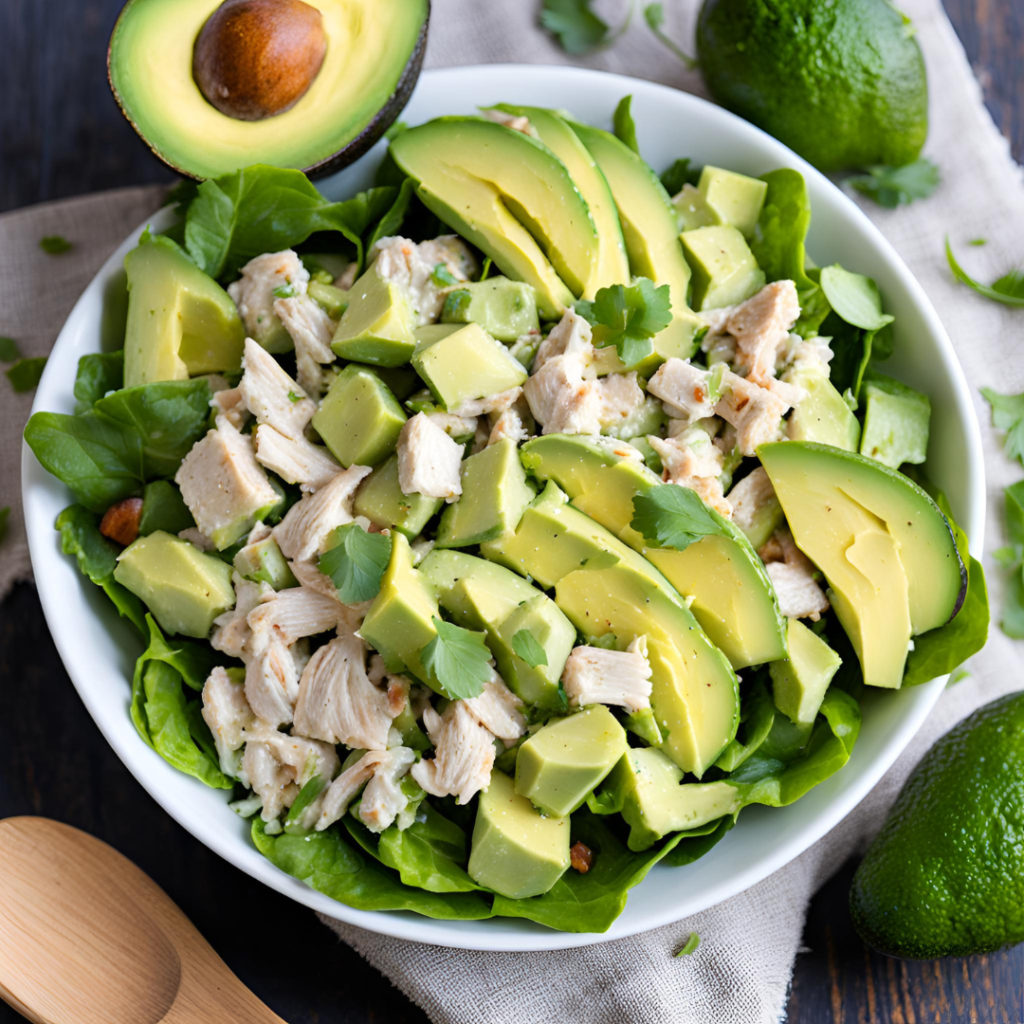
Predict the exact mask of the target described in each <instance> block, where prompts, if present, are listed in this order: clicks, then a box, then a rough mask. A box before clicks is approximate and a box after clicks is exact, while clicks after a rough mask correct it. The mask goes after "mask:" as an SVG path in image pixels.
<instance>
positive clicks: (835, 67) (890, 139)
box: [697, 0, 928, 171]
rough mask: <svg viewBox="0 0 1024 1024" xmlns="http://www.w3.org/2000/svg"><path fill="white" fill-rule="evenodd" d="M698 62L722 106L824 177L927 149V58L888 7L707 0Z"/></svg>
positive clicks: (846, 1)
mask: <svg viewBox="0 0 1024 1024" xmlns="http://www.w3.org/2000/svg"><path fill="white" fill-rule="evenodd" d="M697 56H698V59H699V61H700V67H701V71H702V73H703V75H704V81H705V82H706V83H707V86H708V89H709V90H710V92H711V95H712V96H713V97H714V99H715V100H716V101H717V102H718V103H720V104H721V105H722V106H724V107H726V108H728V109H729V110H732V111H733V112H735V113H737V114H739V115H740V116H741V117H744V118H746V119H747V120H748V121H752V122H753V123H754V124H756V125H757V126H758V127H760V128H763V129H764V130H765V131H766V132H768V133H769V134H771V135H774V136H775V137H776V138H777V139H779V140H780V141H781V142H784V143H785V144H786V145H787V146H789V147H790V148H792V149H794V150H796V152H797V153H799V154H800V155H801V156H802V157H804V158H805V159H807V160H809V161H810V162H811V163H812V164H814V165H815V166H816V167H818V168H819V169H820V170H822V171H842V170H850V169H857V168H864V167H867V166H870V165H872V164H890V165H900V164H906V163H910V162H911V161H912V160H915V159H916V158H917V157H918V155H919V154H920V152H921V147H922V146H923V145H924V141H925V138H926V136H927V134H928V84H927V78H926V75H925V66H924V59H923V57H922V55H921V49H920V47H919V46H918V44H917V40H916V39H915V38H914V35H913V30H912V29H911V27H910V24H909V22H908V20H907V19H906V17H905V16H904V15H903V14H901V13H900V12H899V11H898V10H896V8H895V7H893V6H892V5H891V4H890V3H888V2H887V0H705V2H704V5H703V6H702V8H701V12H700V18H699V20H698V23H697Z"/></svg>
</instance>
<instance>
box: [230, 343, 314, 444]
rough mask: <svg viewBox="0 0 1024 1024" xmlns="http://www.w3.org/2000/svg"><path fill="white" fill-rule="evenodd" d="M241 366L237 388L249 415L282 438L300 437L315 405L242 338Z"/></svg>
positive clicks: (268, 357) (274, 362)
mask: <svg viewBox="0 0 1024 1024" xmlns="http://www.w3.org/2000/svg"><path fill="white" fill-rule="evenodd" d="M242 366H243V367H244V368H245V372H244V373H243V374H242V380H241V382H240V383H239V385H238V386H239V388H240V389H241V392H242V400H243V401H244V402H245V407H246V408H247V409H248V410H249V412H251V413H252V414H253V416H255V417H256V419H257V420H258V421H259V422H260V423H266V424H269V425H270V426H271V427H273V428H274V429H275V430H276V431H277V432H278V433H280V434H284V436H285V437H291V438H295V439H298V438H301V437H302V436H303V431H304V430H305V429H306V426H307V424H308V423H309V421H310V420H311V419H312V418H313V413H315V412H316V402H314V401H313V400H312V399H311V398H309V396H308V395H307V394H306V392H305V391H303V390H302V388H300V387H299V385H298V384H297V383H296V382H295V381H294V380H292V378H291V377H289V376H288V374H287V373H285V371H284V370H283V369H282V368H281V364H280V363H279V362H278V361H277V360H276V359H275V358H274V357H273V356H272V355H271V354H270V353H269V352H267V351H265V350H264V349H262V348H260V346H259V345H257V344H256V342H255V341H253V340H252V338H246V339H245V355H244V357H243V359H242Z"/></svg>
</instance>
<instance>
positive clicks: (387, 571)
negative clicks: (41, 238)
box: [25, 104, 987, 932]
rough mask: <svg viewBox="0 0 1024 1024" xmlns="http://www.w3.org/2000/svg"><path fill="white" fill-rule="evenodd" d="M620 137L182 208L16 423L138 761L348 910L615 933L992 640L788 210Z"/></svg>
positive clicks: (922, 437)
mask: <svg viewBox="0 0 1024 1024" xmlns="http://www.w3.org/2000/svg"><path fill="white" fill-rule="evenodd" d="M616 124H617V125H619V127H620V131H621V132H622V136H623V137H622V138H619V137H617V136H616V135H613V134H610V133H608V132H606V131H604V130H602V129H599V128H596V127H592V126H590V125H587V124H583V123H582V122H580V121H578V120H576V119H574V118H573V117H571V116H570V115H568V114H567V113H565V112H564V111H553V110H548V109H544V108H540V107H533V106H517V105H507V104H501V105H499V106H498V107H495V108H492V109H488V110H486V111H483V112H482V114H481V116H479V117H461V116H460V117H441V118H435V119H433V120H431V121H428V122H426V123H424V124H421V125H419V126H417V127H413V128H404V129H402V130H398V131H393V132H392V133H391V135H392V137H391V140H390V147H389V149H388V152H387V155H386V157H385V160H384V162H383V163H382V165H381V167H380V168H379V170H378V182H379V184H378V185H377V187H375V188H372V189H369V190H367V191H365V192H361V193H359V194H357V195H355V196H353V197H351V198H350V199H347V200H344V201H340V202H330V201H328V200H327V199H325V198H324V197H323V196H322V195H320V193H319V192H317V190H316V189H315V188H314V187H313V186H312V185H311V184H310V183H309V182H308V180H307V179H306V178H305V177H304V176H303V175H302V174H301V172H298V171H289V170H281V169H277V168H271V167H263V166H255V167H250V168H246V169H245V170H243V171H239V172H237V173H235V174H230V175H225V176H223V177H221V178H216V179H211V180H209V181H206V182H204V183H202V184H201V185H199V186H198V187H192V188H190V189H188V190H186V191H184V192H183V193H182V194H181V195H180V196H179V199H180V201H181V207H180V209H181V213H182V216H181V218H180V221H179V222H178V223H177V225H176V226H175V227H173V228H171V229H170V230H168V231H167V232H165V233H163V234H153V233H150V232H147V233H146V234H144V235H143V237H142V238H141V240H140V242H139V244H138V246H137V247H136V248H135V249H133V250H132V251H131V252H130V253H129V254H128V256H127V258H126V261H125V265H126V272H127V280H128V290H129V300H128V316H127V324H126V328H125V333H124V343H123V347H122V348H121V349H120V350H119V351H112V352H108V353H103V354H90V355H86V356H84V357H83V358H82V359H81V361H80V364H79V369H78V375H77V378H76V382H75V398H76V400H77V402H78V409H77V412H76V413H75V414H73V415H71V414H62V413H52V412H38V413H36V414H35V415H34V416H33V418H32V419H31V421H30V422H29V425H28V427H27V429H26V435H25V436H26V441H27V442H28V444H29V446H30V447H31V449H32V451H33V452H34V453H35V455H36V457H37V458H38V460H39V461H40V463H41V464H42V465H43V466H44V467H45V468H46V469H48V470H49V471H50V472H51V473H53V474H54V475H55V476H57V477H58V478H59V479H60V480H62V481H63V482H64V483H65V484H67V486H68V487H69V488H70V490H71V491H72V493H73V495H74V499H75V501H74V503H73V504H71V505H69V507H68V508H67V509H66V510H65V511H64V512H62V513H61V515H60V517H59V518H58V520H57V528H58V530H59V531H60V534H61V539H62V544H63V548H64V550H65V552H67V553H68V554H69V555H73V556H75V557H76V558H77V562H78V565H79V567H80V568H81V570H82V571H83V573H85V575H86V576H88V577H89V579H90V580H91V581H92V582H93V583H95V584H97V585H98V586H99V587H101V588H102V589H103V591H104V592H105V593H106V594H107V596H108V597H109V598H110V599H111V600H112V601H113V603H114V605H115V606H116V607H117V609H118V610H119V611H120V613H121V614H122V615H123V616H125V617H126V618H127V619H128V620H129V621H130V622H131V623H133V624H134V625H135V626H136V627H137V629H138V631H139V633H140V635H141V638H142V646H144V648H145V649H144V651H143V652H142V653H141V655H140V656H139V658H138V660H137V662H136V666H135V671H134V677H133V680H132V687H131V703H130V714H131V717H132V720H133V722H134V724H135V726H136V729H137V730H138V733H139V736H140V739H141V741H143V742H145V743H147V744H149V746H151V747H152V748H153V750H154V751H155V752H156V754H159V755H160V756H161V757H163V758H164V759H165V760H167V761H168V762H170V763H171V764H172V765H174V766H175V767H176V768H178V769H180V770H181V771H183V772H186V773H188V774H190V775H192V776H194V777H195V778H196V779H198V780H200V781H202V782H204V783H206V784H207V785H209V786H212V787H214V788H219V789H222V790H224V791H225V795H226V800H225V802H226V803H228V802H230V806H231V808H232V809H233V810H234V811H235V812H237V813H238V814H240V815H242V816H243V817H245V818H247V819H250V820H251V834H252V841H253V843H254V844H255V846H256V847H257V849H258V850H259V851H260V852H261V853H262V854H264V855H265V856H266V857H267V858H268V859H269V860H270V861H271V862H273V863H274V864H275V865H277V866H278V867H279V868H280V869H282V870H283V871H285V872H287V873H289V874H291V875H294V876H295V877H297V878H299V879H301V880H303V881H305V882H306V883H307V884H308V885H310V886H312V887H313V888H314V889H316V890H318V891H320V892H321V893H324V894H326V895H327V896H329V897H331V898H333V899H335V900H338V901H340V902H341V903H344V904H346V905H347V906H350V907H354V908H357V909H363V910H408V911H414V912H416V913H419V914H422V915H426V916H429V917H433V918H442V919H449V920H456V919H458V920H478V919H484V918H493V917H513V918H525V919H528V920H531V921H535V922H538V923H540V924H542V925H546V926H549V927H551V928H557V929H562V930H566V931H574V932H601V931H605V930H607V929H608V928H609V927H610V925H611V924H612V922H613V921H614V920H615V918H616V917H617V916H618V915H619V914H620V913H621V911H622V910H623V908H624V906H625V902H626V895H627V892H628V890H629V888H631V887H632V886H633V885H635V884H637V883H638V882H640V881H641V880H642V879H643V877H644V876H645V874H646V873H647V872H648V871H649V870H650V869H651V868H652V867H653V866H654V865H655V864H656V863H659V862H660V863H661V864H664V865H668V866H675V867H679V866H682V865H685V864H688V863H692V862H693V861H694V860H696V859H697V858H700V857H703V856H705V855H709V856H714V853H713V849H714V847H715V845H716V844H717V843H718V842H719V841H720V840H721V839H722V838H723V837H724V836H725V835H726V833H727V832H728V831H729V830H730V829H731V828H732V827H733V825H734V824H735V823H736V821H737V817H738V816H739V815H740V812H741V811H742V809H743V808H744V807H747V806H750V805H767V806H770V807H777V806H782V805H786V804H790V803H792V802H794V801H796V800H798V799H799V798H800V797H801V796H803V795H804V794H805V793H807V792H808V791H809V790H810V789H812V788H813V787H814V786H816V785H817V784H819V783H820V782H822V781H824V780H825V779H827V778H829V777H830V776H832V775H833V774H834V773H835V772H837V771H839V770H841V769H842V768H843V766H844V765H845V764H846V763H847V761H848V760H849V758H850V755H851V751H852V750H853V748H854V744H855V742H856V740H857V736H858V732H859V729H860V724H861V711H860V704H861V701H862V697H863V694H864V693H865V689H866V688H868V687H876V688H880V689H889V690H893V689H897V688H899V687H901V686H909V685H914V684H916V683H922V682H926V681H928V680H930V679H933V678H935V677H937V676H940V675H944V674H945V673H947V672H949V671H950V670H951V669H952V668H954V667H955V666H956V665H957V664H958V663H959V662H961V661H962V660H963V659H964V658H966V657H967V656H969V654H971V653H973V650H972V644H974V643H975V640H976V637H977V635H978V632H979V630H978V628H977V625H978V623H979V622H980V621H981V619H982V617H983V616H984V615H986V614H987V613H986V612H985V610H984V589H983V588H984V583H983V578H982V576H981V571H980V567H977V565H976V563H972V562H971V560H970V558H969V556H968V553H967V548H966V539H965V537H964V536H963V534H962V532H961V531H960V530H959V528H958V527H957V526H956V524H955V523H954V522H953V521H952V518H951V515H950V511H949V508H948V505H947V504H946V503H945V499H944V497H943V496H942V495H941V494H939V493H938V492H936V491H935V490H934V488H933V487H932V486H931V484H930V483H929V481H928V477H927V467H926V465H925V460H926V455H927V447H928V438H929V428H930V416H931V406H930V402H929V398H928V396H927V395H925V394H922V393H921V392H919V391H917V390H915V389H913V388H911V387H910V386H909V385H907V384H906V383H904V382H902V381H900V380H898V379H896V378H895V377H893V376H891V375H889V374H886V373H885V372H884V369H885V367H884V360H885V359H886V358H887V357H888V356H889V355H890V354H891V353H892V351H893V346H894V339H895V337H896V335H895V334H894V332H893V329H892V327H891V322H892V317H891V316H889V315H888V314H887V313H886V312H885V311H884V310H883V307H882V301H881V295H880V292H879V289H878V286H877V284H876V283H875V282H874V281H872V280H871V279H870V278H868V277H865V276H863V275H861V274H859V273H857V271H856V268H854V267H851V268H844V267H841V266H839V265H837V264H833V265H831V266H826V267H820V268H819V267H816V266H815V265H814V263H813V261H812V259H811V258H810V256H809V255H808V254H807V253H806V252H805V249H804V242H805V236H806V233H807V229H808V225H809V221H810V215H811V211H810V202H809V198H808V192H807V188H806V184H805V182H804V179H803V177H802V175H801V174H800V173H799V172H798V171H796V170H793V169H789V168H779V169H777V170H774V171H771V172H770V173H768V174H765V175H764V176H762V177H760V178H754V177H749V176H747V175H744V174H739V173H736V172H735V171H733V170H731V169H729V168H726V167H716V166H711V165H707V166H704V167H703V168H694V167H690V166H688V165H687V162H686V161H678V162H677V164H676V165H674V166H673V167H671V168H669V169H668V170H667V171H666V172H665V173H664V174H663V175H662V177H661V178H659V177H658V176H657V175H656V174H655V173H654V172H653V171H652V170H651V168H650V167H648V165H647V164H646V163H645V162H644V160H643V159H642V157H641V156H640V155H639V153H638V152H637V151H636V146H635V134H634V133H632V132H630V131H629V130H628V124H629V118H628V109H626V110H625V113H623V112H620V115H619V116H618V117H617V118H616ZM623 126H625V127H626V129H627V130H623ZM982 637H983V631H982ZM225 813H226V814H227V813H230V812H228V811H227V810H226V809H225Z"/></svg>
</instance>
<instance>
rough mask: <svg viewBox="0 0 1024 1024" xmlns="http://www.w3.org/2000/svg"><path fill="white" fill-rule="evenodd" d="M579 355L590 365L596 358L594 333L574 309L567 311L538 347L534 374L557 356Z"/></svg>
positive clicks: (534, 360) (534, 361)
mask: <svg viewBox="0 0 1024 1024" xmlns="http://www.w3.org/2000/svg"><path fill="white" fill-rule="evenodd" d="M562 355H578V356H582V357H583V360H584V363H586V364H589V363H590V362H592V361H593V358H594V344H593V331H592V330H591V329H590V324H589V323H588V322H587V320H586V319H584V318H583V317H582V316H580V315H579V313H577V312H576V311H575V310H574V309H567V310H566V311H565V313H564V314H563V316H562V319H561V320H559V321H558V323H557V324H555V326H554V327H552V328H551V333H550V334H549V335H548V336H547V337H546V338H545V339H544V340H543V341H542V342H541V343H540V345H539V346H538V347H537V354H536V355H535V356H534V357H533V371H532V372H533V373H537V372H538V371H539V370H541V369H543V367H544V364H545V363H546V362H548V361H549V360H551V359H554V358H555V356H562Z"/></svg>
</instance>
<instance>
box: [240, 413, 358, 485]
mask: <svg viewBox="0 0 1024 1024" xmlns="http://www.w3.org/2000/svg"><path fill="white" fill-rule="evenodd" d="M255 437H256V459H257V461H258V462H260V463H261V464H262V465H263V466H265V467H266V468H267V469H269V470H271V471H272V472H274V473H276V474H277V475H278V476H279V477H281V479H282V480H285V481H287V482H288V483H290V484H301V485H302V489H303V490H304V491H315V490H317V489H318V488H320V487H323V485H324V484H326V483H328V482H329V481H331V480H333V479H334V478H335V476H337V474H338V473H340V472H341V466H339V465H338V462H337V460H336V459H335V458H334V456H333V455H331V453H330V452H329V451H328V450H327V449H326V448H325V447H323V445H319V444H311V443H310V442H309V441H307V440H306V439H305V438H304V437H299V438H297V439H296V438H291V437H285V436H284V434H280V433H278V432H277V431H276V430H275V429H274V428H273V427H271V426H268V425H267V424H266V423H261V424H260V425H259V426H258V427H257V428H256V434H255Z"/></svg>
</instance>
